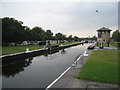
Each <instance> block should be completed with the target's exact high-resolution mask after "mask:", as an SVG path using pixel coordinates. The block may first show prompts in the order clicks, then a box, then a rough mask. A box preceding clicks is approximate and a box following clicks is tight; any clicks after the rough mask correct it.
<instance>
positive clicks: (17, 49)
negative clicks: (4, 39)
mask: <svg viewBox="0 0 120 90" xmlns="http://www.w3.org/2000/svg"><path fill="white" fill-rule="evenodd" d="M26 48H29V50H35V49H41V48H43V45H24V46H3V47H2V55H5V54H11V53H17V52H23V51H26Z"/></svg>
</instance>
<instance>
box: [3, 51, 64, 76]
mask: <svg viewBox="0 0 120 90" xmlns="http://www.w3.org/2000/svg"><path fill="white" fill-rule="evenodd" d="M57 52H59V51H58V50H57V51H50V52H48V53H46V54H44V55H43V56H45V57H47V58H48V56H49V57H50V58H51V59H53V58H54V57H53V55H54V54H55V53H57ZM61 53H62V54H63V53H65V50H64V49H63V50H62V51H61ZM51 55H52V57H51ZM32 60H33V57H31V58H28V59H25V60H21V61H17V62H9V63H8V64H7V65H4V66H3V67H2V74H3V75H4V76H6V77H10V76H12V77H14V76H15V75H16V74H18V73H19V72H22V71H24V69H25V68H26V67H28V66H29V65H30V64H31V63H32Z"/></svg>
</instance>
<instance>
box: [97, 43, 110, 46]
mask: <svg viewBox="0 0 120 90" xmlns="http://www.w3.org/2000/svg"><path fill="white" fill-rule="evenodd" d="M95 46H96V47H100V43H98V45H97V44H95ZM103 46H104V47H108V44H107V43H103Z"/></svg>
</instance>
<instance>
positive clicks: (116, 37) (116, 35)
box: [112, 30, 120, 42]
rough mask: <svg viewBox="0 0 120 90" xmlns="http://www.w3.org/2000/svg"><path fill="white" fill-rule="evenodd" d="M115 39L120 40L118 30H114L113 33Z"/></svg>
mask: <svg viewBox="0 0 120 90" xmlns="http://www.w3.org/2000/svg"><path fill="white" fill-rule="evenodd" d="M112 38H113V39H114V41H117V42H120V32H119V31H118V30H116V31H114V32H113V34H112Z"/></svg>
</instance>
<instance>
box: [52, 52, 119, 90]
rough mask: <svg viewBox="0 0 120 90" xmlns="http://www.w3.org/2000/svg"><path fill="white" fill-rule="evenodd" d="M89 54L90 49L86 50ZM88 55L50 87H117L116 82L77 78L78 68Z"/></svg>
mask: <svg viewBox="0 0 120 90" xmlns="http://www.w3.org/2000/svg"><path fill="white" fill-rule="evenodd" d="M87 53H88V54H89V55H90V53H91V51H88V52H87ZM87 58H88V56H83V57H82V58H81V59H80V60H79V61H78V62H77V63H76V65H75V66H74V67H71V68H70V70H69V71H68V72H67V73H65V74H64V75H63V76H62V78H60V79H59V80H58V81H57V82H56V83H54V84H53V85H52V86H51V87H50V88H85V89H86V90H87V89H88V88H118V85H116V84H110V83H101V82H94V81H88V80H82V79H77V78H76V75H77V74H78V73H79V71H80V68H81V67H82V65H83V64H84V63H85V62H86V60H87Z"/></svg>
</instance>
